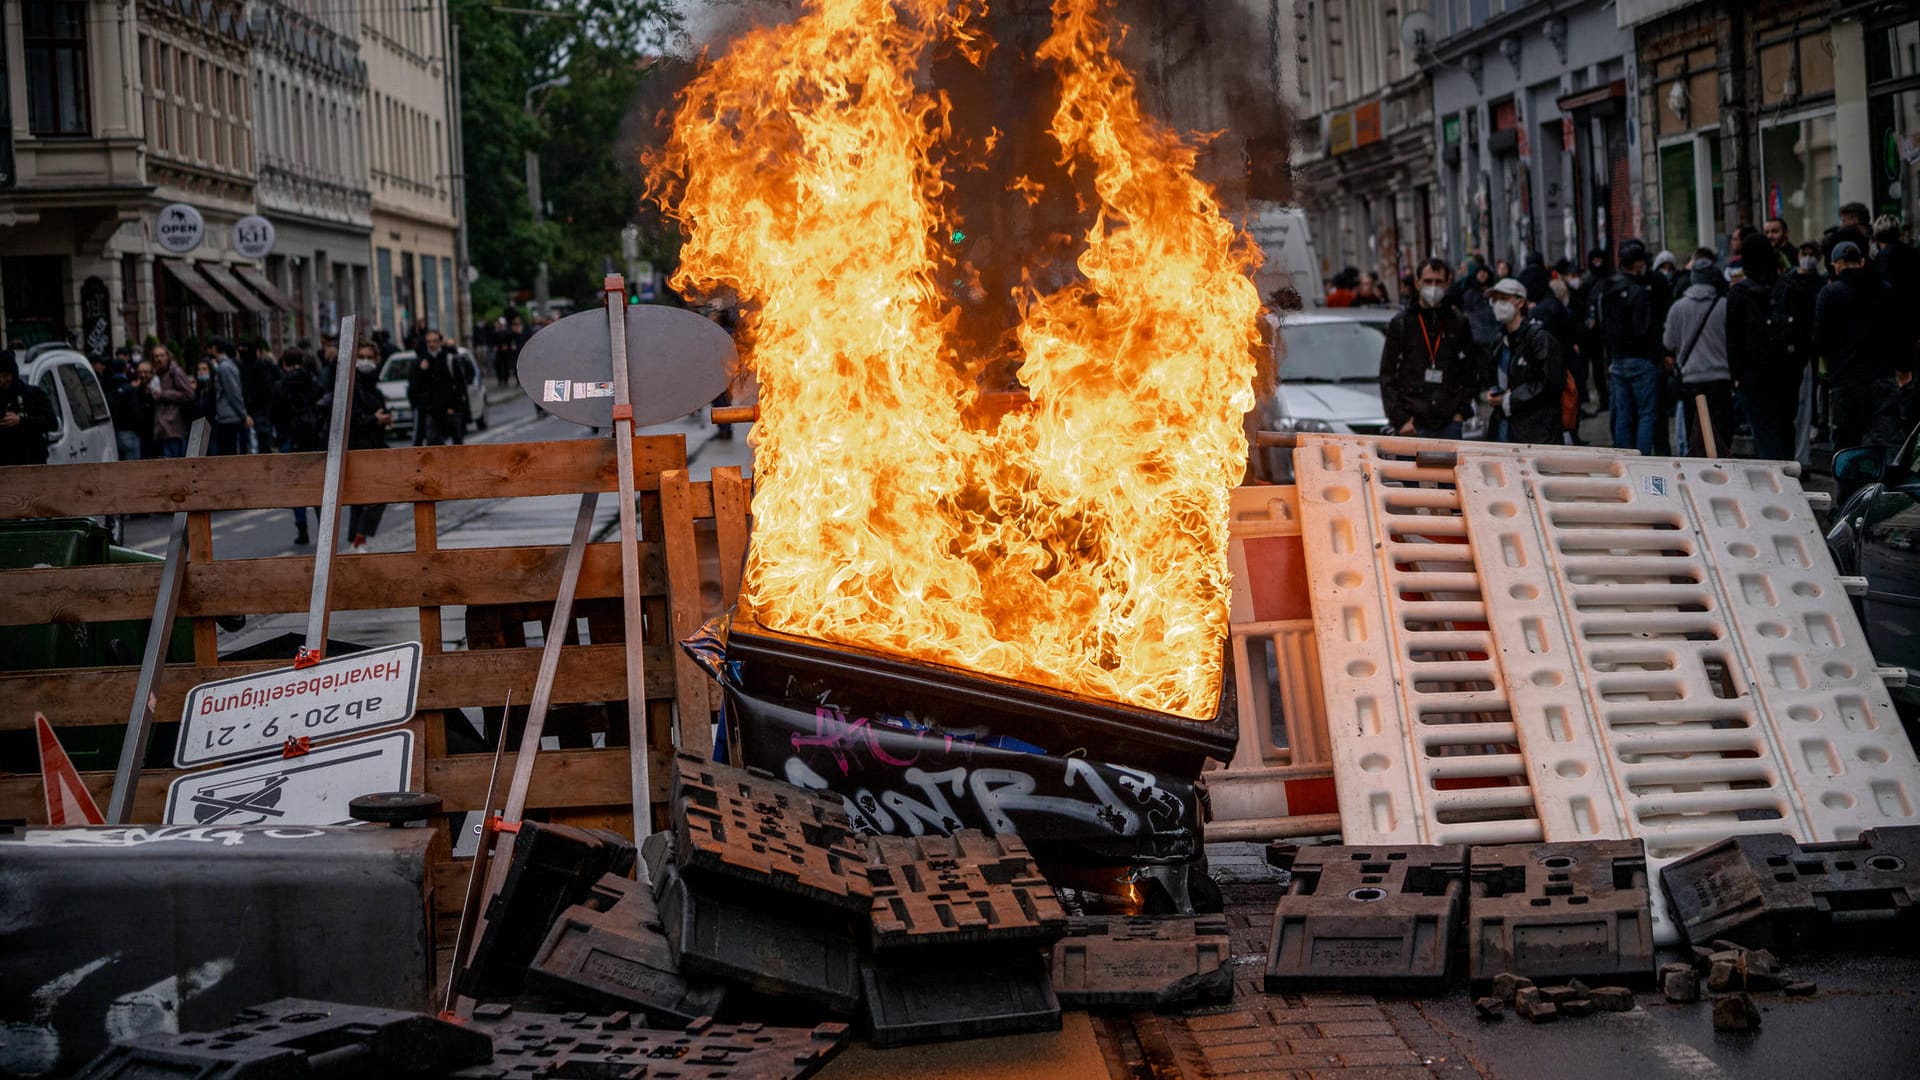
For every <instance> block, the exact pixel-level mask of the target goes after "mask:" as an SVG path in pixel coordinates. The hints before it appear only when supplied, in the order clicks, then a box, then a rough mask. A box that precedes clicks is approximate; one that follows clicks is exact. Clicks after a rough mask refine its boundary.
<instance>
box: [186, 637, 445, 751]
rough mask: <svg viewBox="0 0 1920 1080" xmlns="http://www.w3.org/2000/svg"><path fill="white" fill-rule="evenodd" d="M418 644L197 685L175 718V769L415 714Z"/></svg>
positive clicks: (394, 721)
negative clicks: (177, 736) (177, 725)
mask: <svg viewBox="0 0 1920 1080" xmlns="http://www.w3.org/2000/svg"><path fill="white" fill-rule="evenodd" d="M419 689H420V643H419V642H417V641H409V642H405V643H403V644H400V645H388V646H385V647H383V648H378V649H368V650H366V651H365V652H357V653H350V654H348V655H346V656H340V657H335V658H334V659H331V660H322V661H320V662H319V663H318V664H315V665H313V666H312V667H304V668H290V667H289V668H276V669H274V670H273V671H261V672H257V673H255V674H252V675H242V676H240V677H239V678H236V679H222V680H221V681H219V682H210V683H203V684H201V685H199V686H196V687H194V688H193V691H192V692H191V693H189V694H188V695H187V705H186V708H185V709H184V710H183V711H182V713H181V716H180V744H179V745H178V746H177V747H176V748H175V749H174V752H173V763H174V764H175V765H177V766H179V767H180V768H183V769H185V768H190V767H192V766H195V765H205V764H207V763H209V762H214V761H236V760H239V759H241V758H250V757H257V756H259V755H261V754H267V753H279V752H280V749H281V747H282V746H284V745H285V744H286V741H287V739H289V738H300V737H302V736H305V737H306V738H309V739H313V740H316V741H317V740H320V739H331V738H335V737H337V736H341V735H354V734H358V733H360V732H363V731H373V730H376V729H378V728H383V727H387V726H389V725H391V724H400V723H404V722H406V721H408V720H411V719H412V718H413V705H414V698H415V695H416V694H417V693H418V691H419Z"/></svg>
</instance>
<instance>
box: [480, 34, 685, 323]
mask: <svg viewBox="0 0 1920 1080" xmlns="http://www.w3.org/2000/svg"><path fill="white" fill-rule="evenodd" d="M495 4H496V0H451V5H450V6H451V9H452V17H453V18H454V20H455V21H456V22H457V24H458V25H459V27H460V95H461V115H460V122H461V125H462V133H463V137H464V140H465V158H466V160H465V162H464V171H465V174H466V193H467V237H468V249H469V252H470V255H471V257H472V261H473V265H474V269H475V270H476V271H478V272H479V274H480V280H478V281H476V282H475V283H474V285H473V302H474V316H475V318H479V319H488V318H492V317H494V316H496V315H499V314H501V312H502V310H503V309H504V307H505V306H506V302H507V300H508V299H509V298H510V294H511V293H512V292H513V291H514V290H518V289H531V288H532V286H533V278H534V270H535V267H536V266H537V265H538V264H539V262H540V260H541V259H543V258H544V259H545V260H546V261H547V264H548V278H549V281H550V283H551V292H552V295H554V296H556V297H559V296H572V297H574V298H576V299H578V298H580V297H583V296H589V295H590V294H591V293H592V292H593V291H594V290H595V289H596V288H597V287H598V285H599V281H600V275H601V272H602V268H603V266H604V264H605V260H606V259H609V258H611V259H613V260H614V261H615V264H616V266H618V263H619V260H620V230H621V229H622V228H623V227H624V226H625V225H626V224H627V223H628V222H629V221H632V220H633V219H634V217H635V215H636V213H637V211H638V207H639V201H640V189H639V184H638V176H637V173H636V172H635V170H633V169H632V168H631V167H628V166H625V165H624V164H623V163H622V162H621V161H620V160H619V157H618V155H619V154H620V153H621V149H620V146H621V125H622V123H623V121H624V120H625V119H626V117H627V114H628V112H629V111H630V110H631V108H632V107H633V105H634V103H635V101H636V98H637V96H638V94H639V91H640V88H641V87H642V85H643V84H644V83H645V82H646V80H647V78H648V71H649V65H648V62H647V58H648V57H653V56H658V55H660V53H661V52H662V50H663V48H664V46H665V44H666V42H667V41H668V40H669V39H670V37H671V35H672V34H673V33H675V32H676V31H677V29H678V26H679V14H678V12H677V11H676V10H675V8H674V5H672V4H671V3H669V2H667V0H516V2H515V3H514V4H512V5H508V6H509V7H514V8H541V9H545V10H549V11H552V12H554V13H555V14H556V16H557V17H546V16H536V15H526V14H522V13H518V12H514V11H511V10H502V9H501V8H499V7H496V6H495ZM563 75H564V76H566V77H567V78H568V79H569V80H570V83H569V85H566V86H557V87H552V88H549V89H546V90H543V91H541V92H539V93H538V94H535V95H534V98H533V111H534V114H535V115H533V116H529V115H528V114H527V112H526V108H525V105H526V93H527V90H528V88H530V87H532V86H535V85H537V84H539V83H542V82H545V81H546V80H549V79H552V78H555V77H558V76H563ZM528 150H532V151H534V152H535V153H537V154H539V155H540V178H541V187H542V189H543V190H542V194H543V196H544V199H545V202H546V204H547V206H548V208H549V212H548V217H547V221H546V222H545V223H543V224H536V223H535V222H534V215H533V210H532V207H530V206H529V205H528V202H527V184H526V152H527V151H528ZM483 297H484V299H483Z"/></svg>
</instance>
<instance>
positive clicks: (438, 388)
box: [407, 330, 466, 446]
mask: <svg viewBox="0 0 1920 1080" xmlns="http://www.w3.org/2000/svg"><path fill="white" fill-rule="evenodd" d="M422 337H423V342H422V343H423V344H424V345H425V346H426V351H425V352H422V353H420V354H418V355H417V356H416V357H415V359H414V364H413V370H411V371H410V372H408V373H407V398H408V400H409V401H410V402H412V404H413V408H414V413H413V445H415V446H445V445H446V444H447V443H454V444H456V445H457V444H459V443H461V442H464V441H465V437H466V432H465V428H466V424H465V423H464V422H463V421H462V420H461V419H460V414H461V411H462V410H463V409H464V408H465V407H466V401H465V399H466V388H465V387H464V386H462V385H461V384H460V376H459V374H458V372H457V369H456V367H455V365H454V357H453V350H452V349H449V348H447V347H446V344H447V343H446V339H445V338H443V337H441V336H440V331H438V330H428V331H427V332H426V333H425V334H424V335H422Z"/></svg>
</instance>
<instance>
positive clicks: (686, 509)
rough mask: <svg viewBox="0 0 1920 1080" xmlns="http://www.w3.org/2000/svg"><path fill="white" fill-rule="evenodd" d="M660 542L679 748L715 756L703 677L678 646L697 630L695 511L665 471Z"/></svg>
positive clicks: (676, 474) (683, 478)
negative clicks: (664, 551) (663, 552)
mask: <svg viewBox="0 0 1920 1080" xmlns="http://www.w3.org/2000/svg"><path fill="white" fill-rule="evenodd" d="M660 519H661V527H662V529H663V530H664V531H663V535H662V536H661V540H662V542H663V543H664V544H665V545H666V548H667V596H668V604H667V622H668V628H669V629H668V638H667V641H668V644H670V645H672V646H674V650H673V678H674V687H675V689H674V705H675V707H676V708H677V709H678V710H679V713H680V723H679V746H680V749H682V750H685V751H688V752H689V753H697V754H699V755H700V756H701V757H706V756H707V755H708V754H710V753H712V752H713V745H712V744H713V732H712V729H713V716H712V714H711V713H710V712H709V707H710V706H711V705H712V701H711V699H710V698H708V696H707V686H706V680H707V674H706V672H704V671H702V670H700V665H699V664H697V663H695V662H694V659H693V657H691V656H688V655H687V653H686V650H685V649H682V648H679V643H680V642H682V641H685V640H686V639H687V638H690V637H692V636H693V635H694V632H695V631H697V630H699V629H700V551H699V549H698V548H697V547H695V546H694V542H693V508H692V506H691V505H690V500H689V499H688V497H687V474H686V473H685V472H684V471H682V470H679V469H669V470H668V471H666V472H664V473H661V474H660Z"/></svg>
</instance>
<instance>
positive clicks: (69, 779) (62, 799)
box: [33, 713, 107, 825]
mask: <svg viewBox="0 0 1920 1080" xmlns="http://www.w3.org/2000/svg"><path fill="white" fill-rule="evenodd" d="M33 726H34V727H35V728H36V729H38V731H39V734H40V786H41V787H42V788H44V789H45V791H46V796H47V824H49V825H105V824H106V823H107V819H106V818H105V817H103V816H101V814H100V807H99V806H98V805H97V804H95V803H94V801H93V792H91V791H88V790H87V786H86V785H85V784H83V783H81V782H80V771H79V770H78V769H75V768H74V767H73V759H72V758H70V757H68V756H67V750H66V748H65V747H63V746H61V745H60V739H59V737H58V736H56V735H55V734H54V733H53V725H52V724H49V723H47V718H46V717H45V716H42V715H41V714H39V713H34V714H33Z"/></svg>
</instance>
